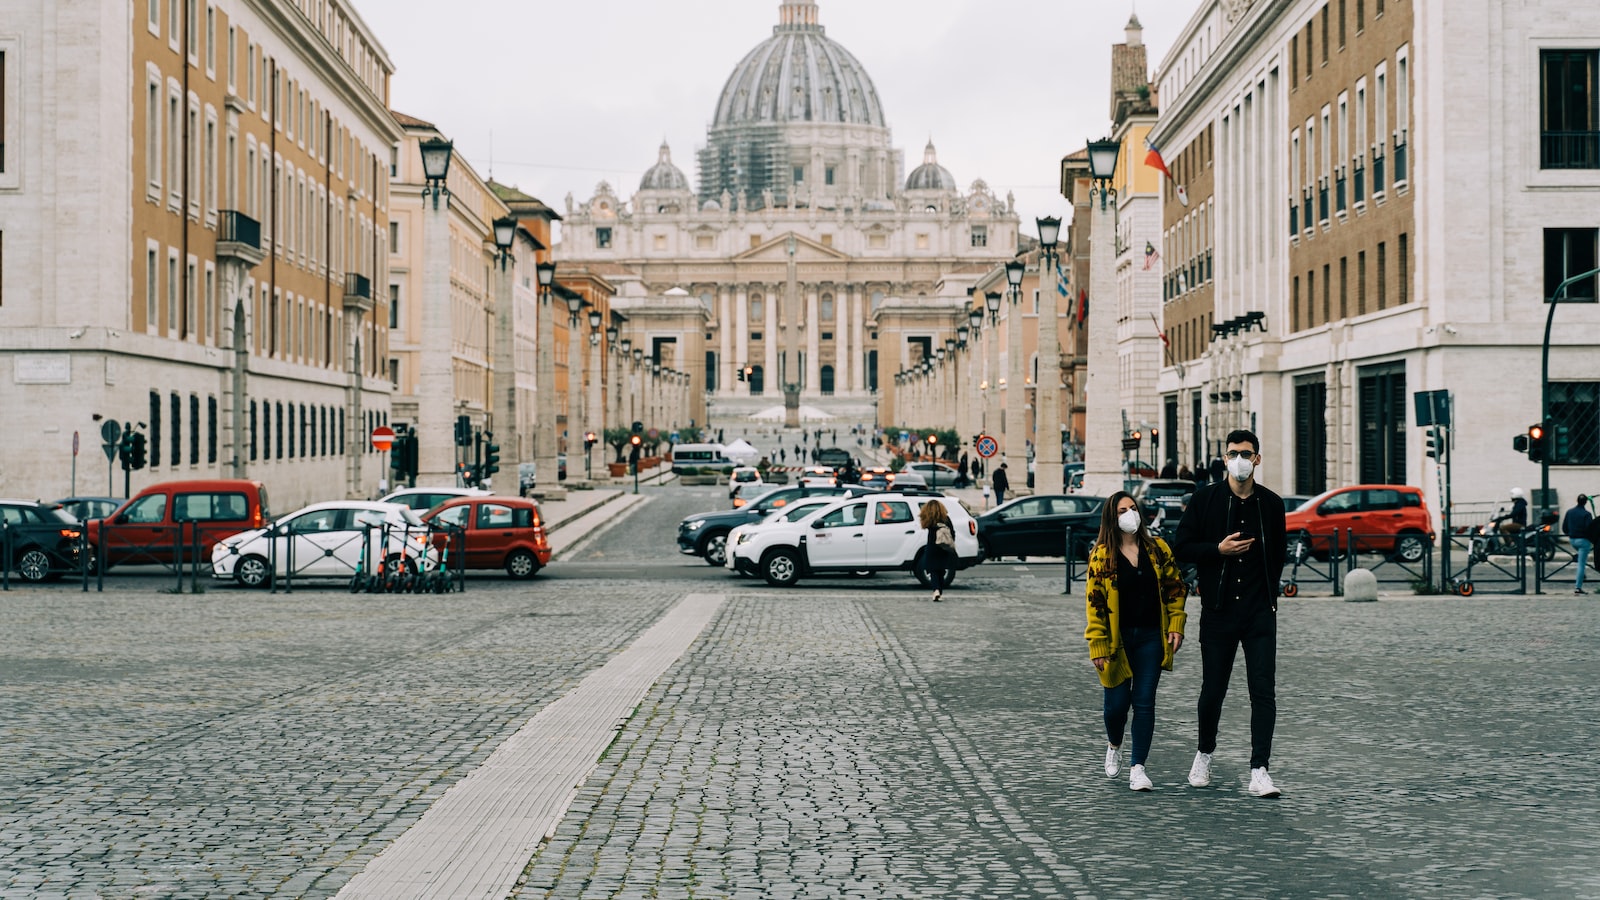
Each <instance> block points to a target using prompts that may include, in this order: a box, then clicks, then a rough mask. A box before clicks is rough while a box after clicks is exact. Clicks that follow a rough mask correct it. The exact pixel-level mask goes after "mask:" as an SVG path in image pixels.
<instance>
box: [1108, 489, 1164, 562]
mask: <svg viewBox="0 0 1600 900" xmlns="http://www.w3.org/2000/svg"><path fill="white" fill-rule="evenodd" d="M1123 497H1127V498H1128V499H1129V500H1133V508H1134V511H1135V512H1137V513H1138V514H1139V530H1138V531H1137V532H1135V534H1136V535H1137V537H1138V538H1139V548H1140V549H1142V550H1144V552H1146V553H1150V554H1154V552H1155V544H1156V542H1155V539H1154V538H1152V537H1150V530H1149V529H1148V528H1146V527H1145V522H1144V509H1143V508H1141V507H1140V506H1139V501H1138V499H1136V498H1135V497H1134V496H1133V495H1132V494H1130V493H1128V492H1127V491H1117V492H1116V493H1114V494H1112V495H1111V496H1110V497H1107V498H1106V505H1105V506H1104V507H1103V508H1102V509H1101V510H1100V537H1099V542H1100V543H1101V544H1103V545H1105V547H1106V549H1107V550H1116V548H1117V544H1118V542H1120V541H1121V540H1122V529H1121V528H1118V527H1117V507H1118V506H1119V505H1121V503H1122V498H1123Z"/></svg>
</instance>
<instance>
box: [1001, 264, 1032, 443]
mask: <svg viewBox="0 0 1600 900" xmlns="http://www.w3.org/2000/svg"><path fill="white" fill-rule="evenodd" d="M1027 271H1028V266H1027V264H1026V263H1024V262H1023V261H1022V260H1020V259H1013V260H1012V261H1010V262H1008V263H1006V286H1007V287H1008V288H1009V292H1008V293H1009V299H1010V301H1011V309H1010V310H1009V311H1008V312H1007V313H1006V345H1007V347H1008V348H1009V349H1008V350H1007V359H1006V370H1007V372H1008V375H1007V378H1008V379H1009V382H1008V384H1007V385H1006V418H1005V423H1006V426H1005V427H1006V439H1005V444H1004V446H1005V452H1006V458H1007V461H1008V462H1016V461H1018V460H1021V462H1020V463H1019V465H1021V466H1022V467H1023V471H1024V473H1025V472H1026V471H1027V470H1026V467H1027V464H1028V462H1027V460H1028V450H1027V440H1028V437H1027V427H1028V420H1027V410H1026V409H1024V406H1025V405H1026V404H1027V398H1028V392H1027V391H1026V390H1025V389H1024V388H1025V385H1026V384H1027V379H1026V378H1024V377H1023V375H1022V371H1023V368H1022V278H1023V276H1024V275H1026V274H1027Z"/></svg>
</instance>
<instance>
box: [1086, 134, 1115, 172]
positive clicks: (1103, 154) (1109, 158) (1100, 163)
mask: <svg viewBox="0 0 1600 900" xmlns="http://www.w3.org/2000/svg"><path fill="white" fill-rule="evenodd" d="M1088 143H1089V177H1090V178H1093V179H1094V180H1095V181H1099V182H1108V181H1110V180H1111V179H1112V178H1113V177H1114V176H1115V175H1116V174H1117V157H1118V156H1119V155H1121V153H1122V142H1121V141H1114V140H1112V139H1110V138H1106V139H1105V140H1100V141H1089V142H1088Z"/></svg>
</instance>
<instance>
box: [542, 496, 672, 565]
mask: <svg viewBox="0 0 1600 900" xmlns="http://www.w3.org/2000/svg"><path fill="white" fill-rule="evenodd" d="M616 500H620V501H622V503H621V504H620V506H619V507H617V508H615V509H611V508H610V507H611V506H612V503H611V502H609V501H608V502H606V503H600V504H596V505H595V506H592V507H590V508H589V509H587V510H584V512H583V513H582V514H581V515H577V516H573V517H571V518H569V519H568V520H567V521H566V522H563V523H562V526H561V527H563V528H564V527H566V526H568V525H571V526H573V527H574V528H578V526H580V525H582V523H583V520H584V519H587V518H589V517H590V516H593V515H594V514H595V513H601V512H603V513H605V515H604V517H603V518H602V519H601V520H599V521H596V522H595V523H593V524H592V525H589V526H587V527H583V528H580V529H579V534H578V535H577V536H576V539H575V540H573V541H571V542H565V543H562V544H561V545H560V546H557V542H558V541H560V540H562V536H561V535H559V534H558V533H557V532H558V531H559V530H560V529H559V528H552V529H550V530H548V531H546V532H545V535H546V540H548V541H549V542H550V561H551V562H552V563H554V562H557V561H560V560H563V559H565V558H566V556H567V554H569V553H571V552H572V551H573V550H574V549H575V548H579V547H582V546H584V545H585V544H587V543H588V542H589V540H590V538H593V537H597V536H599V535H600V534H602V533H604V532H606V531H608V530H610V528H611V526H613V525H615V524H616V523H617V522H619V521H621V519H622V517H624V516H626V515H627V514H628V513H630V512H632V511H633V510H634V509H635V508H636V507H638V506H641V505H643V504H645V503H648V502H649V501H650V498H649V497H647V496H644V495H642V494H626V493H625V494H618V495H617V496H615V497H613V498H612V501H616Z"/></svg>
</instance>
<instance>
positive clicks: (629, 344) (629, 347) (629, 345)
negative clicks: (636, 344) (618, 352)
mask: <svg viewBox="0 0 1600 900" xmlns="http://www.w3.org/2000/svg"><path fill="white" fill-rule="evenodd" d="M620 343H621V345H622V353H623V355H624V356H626V355H627V354H629V353H632V352H633V341H632V340H629V339H628V338H623V339H622V340H621V341H620Z"/></svg>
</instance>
